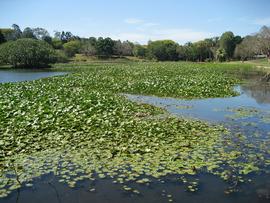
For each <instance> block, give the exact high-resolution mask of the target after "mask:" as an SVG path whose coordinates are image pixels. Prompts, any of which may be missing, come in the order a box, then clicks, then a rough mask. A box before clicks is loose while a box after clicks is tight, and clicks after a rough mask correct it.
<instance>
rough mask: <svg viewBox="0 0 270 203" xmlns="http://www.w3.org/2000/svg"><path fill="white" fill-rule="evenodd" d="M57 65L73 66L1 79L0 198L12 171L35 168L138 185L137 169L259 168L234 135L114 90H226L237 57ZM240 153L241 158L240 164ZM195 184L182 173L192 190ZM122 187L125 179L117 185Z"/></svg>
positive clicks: (69, 179)
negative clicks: (23, 78) (36, 76)
mask: <svg viewBox="0 0 270 203" xmlns="http://www.w3.org/2000/svg"><path fill="white" fill-rule="evenodd" d="M58 68H59V69H61V70H63V69H64V70H69V71H73V73H72V74H69V75H66V76H61V77H55V78H48V79H42V80H37V81H31V82H24V83H15V84H6V85H0V95H1V97H0V105H1V108H0V134H1V140H0V166H1V170H0V178H1V183H0V196H1V197H4V196H6V195H8V194H9V193H10V192H12V191H13V190H16V189H17V188H20V187H21V186H22V185H21V184H19V183H18V180H19V181H20V183H22V184H27V185H31V181H32V180H33V179H34V178H35V177H39V176H41V175H44V174H49V173H53V174H55V175H56V176H58V178H59V180H60V181H61V182H66V183H68V184H69V186H70V187H74V186H76V183H77V182H78V181H80V180H83V179H88V180H89V179H90V180H93V179H94V174H98V177H100V178H104V177H111V178H113V179H114V180H115V181H116V182H118V183H124V182H130V181H134V182H136V183H138V184H145V183H149V182H150V181H151V180H150V179H149V178H145V177H142V176H144V175H145V174H146V175H148V176H150V177H155V178H161V177H163V176H165V175H168V174H178V175H179V174H181V175H185V174H187V175H195V174H198V173H200V172H202V171H205V169H206V170H207V171H208V172H209V173H213V174H215V175H217V176H220V177H221V178H223V179H224V180H228V179H229V177H231V176H233V177H234V178H241V175H242V174H248V173H250V172H253V171H257V170H258V166H257V165H256V164H255V163H254V151H253V150H251V148H248V149H249V150H250V152H249V154H246V153H245V154H243V153H241V151H238V150H239V149H238V148H237V147H236V146H235V145H237V144H239V142H237V143H235V142H233V141H234V140H233V139H232V140H230V137H229V135H228V134H226V130H225V129H224V128H223V127H221V126H215V125H209V124H207V123H205V122H202V121H197V120H188V119H183V118H176V117H169V116H168V117H164V118H163V119H159V118H158V117H157V115H159V114H161V113H164V111H162V110H161V109H158V108H155V107H152V106H148V105H139V104H136V103H133V102H130V101H128V100H126V99H125V98H124V97H123V96H120V95H119V94H118V93H123V92H129V93H142V94H155V95H161V96H177V97H183V98H195V97H216V96H229V95H234V94H235V93H234V92H233V91H232V87H233V85H235V84H236V83H237V82H238V80H236V79H235V78H232V75H229V74H228V75H227V74H226V72H227V71H238V68H239V66H238V65H237V66H235V65H227V64H210V65H209V64H207V65H204V64H202V65H198V64H193V63H137V64H102V65H101V64H96V65H95V64H92V65H89V66H81V68H78V65H75V66H71V67H70V65H65V66H63V67H61V66H59V67H58ZM224 133H225V136H223V134H224ZM265 143H266V144H267V143H268V142H265ZM234 144H235V145H234ZM241 144H242V143H241ZM251 155H253V156H251ZM256 155H260V156H263V154H261V153H260V154H258V153H257V152H256ZM263 158H264V157H263ZM263 158H262V160H264V159H263ZM239 159H240V160H242V161H243V160H244V162H243V163H242V164H239V163H238V162H237V160H239ZM265 160H266V159H265ZM231 169H233V170H231ZM183 181H186V180H185V179H184V178H183ZM196 185H197V183H194V182H190V185H189V186H188V187H189V189H190V191H195V190H196ZM124 190H128V191H130V190H131V188H129V187H127V186H124ZM90 191H94V189H93V188H91V189H90ZM136 193H138V191H137V192H136Z"/></svg>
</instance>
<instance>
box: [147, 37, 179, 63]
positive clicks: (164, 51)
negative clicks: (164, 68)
mask: <svg viewBox="0 0 270 203" xmlns="http://www.w3.org/2000/svg"><path fill="white" fill-rule="evenodd" d="M177 46H178V45H177V44H176V43H175V42H174V41H172V40H159V41H154V42H149V43H148V56H149V58H151V59H156V60H159V61H169V60H172V61H175V60H177V59H178V53H177Z"/></svg>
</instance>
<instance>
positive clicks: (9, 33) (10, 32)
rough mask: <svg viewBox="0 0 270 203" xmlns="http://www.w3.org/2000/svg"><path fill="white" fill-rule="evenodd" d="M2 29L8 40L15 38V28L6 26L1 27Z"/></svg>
mask: <svg viewBox="0 0 270 203" xmlns="http://www.w3.org/2000/svg"><path fill="white" fill-rule="evenodd" d="M0 30H1V32H2V34H3V35H4V37H5V40H6V41H10V40H15V38H14V30H13V29H10V28H4V29H0Z"/></svg>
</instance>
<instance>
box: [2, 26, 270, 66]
mask: <svg viewBox="0 0 270 203" xmlns="http://www.w3.org/2000/svg"><path fill="white" fill-rule="evenodd" d="M18 39H35V40H39V41H44V42H46V43H47V44H49V45H51V46H52V47H53V48H54V49H56V50H58V51H57V53H59V55H60V56H63V54H65V55H66V57H69V58H71V57H74V56H75V55H76V54H84V55H85V56H87V57H89V56H91V57H93V56H95V57H97V58H102V59H104V58H110V57H112V58H117V57H119V58H121V57H130V56H135V57H138V58H143V59H147V60H153V61H178V60H183V61H194V62H198V61H200V62H203V61H219V62H223V61H230V60H240V59H241V60H247V59H253V58H256V57H264V58H267V57H268V58H269V57H270V28H269V27H266V26H264V27H262V29H261V30H260V31H259V32H258V33H256V34H253V35H251V36H246V37H244V38H242V37H241V36H235V35H234V33H233V32H230V31H228V32H224V33H223V34H222V35H221V36H220V37H213V38H209V39H204V40H201V41H198V42H188V43H186V44H184V45H179V44H178V43H176V42H174V41H172V40H158V41H149V42H148V44H147V45H140V44H137V43H132V42H130V41H120V40H113V39H111V38H109V37H107V38H102V37H98V38H95V37H89V38H82V37H79V36H75V35H73V34H72V33H71V32H65V31H62V32H58V31H55V33H54V37H51V36H50V34H49V33H48V31H47V30H45V29H43V28H29V27H26V28H25V29H24V30H23V31H22V30H21V29H20V27H19V26H18V25H16V24H14V25H12V29H0V44H5V42H9V41H15V40H18ZM25 46H26V45H25ZM30 46H31V45H30V44H29V47H30ZM4 48H6V46H4ZM4 48H2V49H4ZM0 54H1V53H0ZM5 57H6V56H4V57H3V56H2V57H1V56H0V58H5ZM61 58H63V57H61ZM61 58H60V60H58V62H62V61H63V60H61ZM0 63H2V64H5V63H6V61H5V60H2V61H0Z"/></svg>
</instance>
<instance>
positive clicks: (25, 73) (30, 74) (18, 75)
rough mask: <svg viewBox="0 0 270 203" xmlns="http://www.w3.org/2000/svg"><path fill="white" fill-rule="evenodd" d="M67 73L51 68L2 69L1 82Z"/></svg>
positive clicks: (35, 78) (0, 72) (28, 79)
mask: <svg viewBox="0 0 270 203" xmlns="http://www.w3.org/2000/svg"><path fill="white" fill-rule="evenodd" d="M65 74H67V72H55V71H52V70H49V69H42V70H40V69H39V70H35V69H30V70H28V69H8V70H4V69H3V70H1V69H0V83H8V82H22V81H30V80H37V79H40V78H47V77H52V76H58V75H65Z"/></svg>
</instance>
